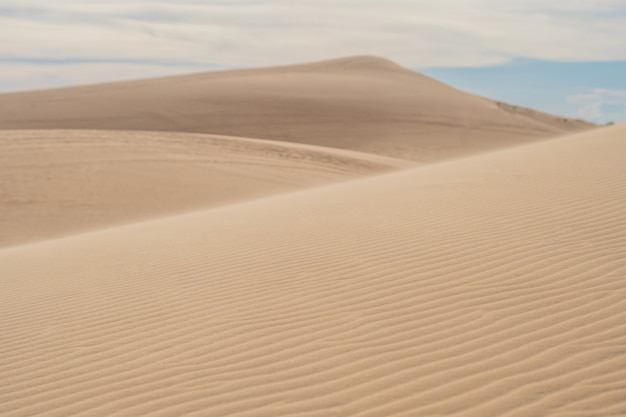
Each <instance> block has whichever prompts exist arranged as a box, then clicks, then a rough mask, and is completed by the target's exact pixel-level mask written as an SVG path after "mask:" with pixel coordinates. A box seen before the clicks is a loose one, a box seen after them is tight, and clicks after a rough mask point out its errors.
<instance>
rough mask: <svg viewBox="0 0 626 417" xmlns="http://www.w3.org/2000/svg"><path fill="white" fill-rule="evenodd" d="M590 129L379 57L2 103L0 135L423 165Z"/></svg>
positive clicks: (22, 96) (8, 97) (5, 98)
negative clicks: (277, 146)
mask: <svg viewBox="0 0 626 417" xmlns="http://www.w3.org/2000/svg"><path fill="white" fill-rule="evenodd" d="M590 127H591V125H589V124H586V123H583V122H580V121H576V120H570V119H564V118H561V117H555V116H550V115H546V114H543V113H539V112H536V111H532V110H528V109H521V108H518V107H515V106H509V105H504V104H501V103H500V104H499V103H496V102H493V101H491V100H487V99H484V98H482V97H477V96H474V95H471V94H467V93H464V92H461V91H459V90H456V89H454V88H452V87H450V86H447V85H445V84H442V83H440V82H438V81H436V80H433V79H432V78H429V77H426V76H424V75H421V74H418V73H416V72H413V71H409V70H407V69H404V68H402V67H400V66H398V65H396V64H394V63H392V62H390V61H386V60H384V59H380V58H374V57H353V58H343V59H337V60H332V61H327V62H319V63H314V64H307V65H293V66H287V67H277V68H267V69H255V70H246V71H224V72H212V73H204V74H195V75H189V76H182V77H170V78H163V79H157V80H147V81H146V80H144V81H133V82H123V83H112V84H102V85H93V86H85V87H76V88H64V89H57V90H49V91H36V92H30V93H18V94H3V95H0V129H41V128H54V129H122V130H150V131H176V132H201V133H210V134H222V135H231V136H241V137H253V138H264V139H273V140H280V141H286V142H297V143H307V144H313V145H320V146H328V147H336V148H343V149H351V150H357V151H365V152H372V153H378V154H384V155H389V156H393V157H398V158H402V159H413V160H416V161H420V162H431V161H438V160H444V159H449V158H455V157H459V156H463V155H468V154H472V153H480V152H482V151H485V150H489V149H495V148H502V147H508V146H510V145H513V144H519V143H522V142H524V141H531V140H538V139H541V138H546V137H552V136H557V135H560V134H564V133H568V132H572V131H578V130H581V129H588V128H590Z"/></svg>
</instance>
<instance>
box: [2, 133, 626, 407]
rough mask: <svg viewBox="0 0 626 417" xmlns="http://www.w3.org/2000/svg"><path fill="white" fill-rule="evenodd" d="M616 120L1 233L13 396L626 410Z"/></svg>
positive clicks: (625, 264) (623, 212)
mask: <svg viewBox="0 0 626 417" xmlns="http://www.w3.org/2000/svg"><path fill="white" fill-rule="evenodd" d="M625 134H626V125H622V126H616V127H613V128H605V129H599V130H595V131H593V132H589V133H583V134H577V135H572V136H569V137H566V138H561V139H555V140H552V141H547V142H542V143H538V144H533V145H528V146H525V147H520V148H516V149H511V150H506V151H499V152H494V153H490V154H487V155H481V156H474V157H470V158H465V159H461V160H457V161H451V162H446V163H441V164H436V165H430V166H426V167H420V168H415V169H409V170H405V171H402V172H398V173H391V174H386V175H383V176H378V177H373V178H368V179H363V180H357V181H353V182H350V183H344V184H338V185H329V186H324V187H320V188H316V189H312V190H308V191H302V192H297V193H293V194H286V195H280V196H276V197H271V198H266V199H263V200H257V201H252V202H247V203H242V204H238V205H233V206H227V207H221V208H215V209H211V210H208V211H204V212H199V213H195V214H189V215H184V216H178V217H172V218H168V219H163V220H158V221H152V222H148V223H142V224H136V225H134V226H126V227H120V228H115V229H110V230H104V231H99V232H93V233H88V234H84V235H80V236H74V237H68V238H64V239H59V240H52V241H47V242H40V243H36V244H32V245H25V246H21V247H14V248H5V249H1V250H0V277H2V278H1V280H2V281H0V283H1V285H2V288H3V291H2V292H0V297H1V299H0V301H1V302H0V334H2V335H3V350H2V353H1V354H0V373H1V374H2V375H3V380H4V382H5V384H3V386H0V414H2V415H3V416H5V415H6V416H10V417H13V416H26V415H28V416H34V415H46V416H66V415H77V416H81V415H89V416H100V415H102V416H118V417H120V416H140V415H144V416H150V417H156V416H166V415H180V416H204V415H211V416H218V415H229V416H231V415H237V416H276V415H282V416H296V415H297V416H305V415H308V416H314V415H315V416H317V415H325V416H327V415H336V416H414V415H453V416H477V417H478V416H480V417H485V416H539V415H540V416H558V417H573V416H583V415H584V416H619V415H623V414H624V410H626V385H625V384H624V382H623V381H624V380H626V349H625V348H626V328H625V326H626V324H625V323H626V321H625V320H624V312H625V311H626V308H625V307H626V306H625V302H626V298H625V294H626V292H625V291H626V287H625V284H626V281H625V278H626V275H625V273H626V260H625V259H624V253H626V207H625V201H626V176H625V175H624V163H623V158H622V155H623V154H624V151H625V150H626V149H625V148H626V142H624V140H623V138H624V135H625ZM40 265H45V267H44V268H42V267H41V266H40Z"/></svg>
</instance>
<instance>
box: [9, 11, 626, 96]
mask: <svg viewBox="0 0 626 417" xmlns="http://www.w3.org/2000/svg"><path fill="white" fill-rule="evenodd" d="M0 28H1V30H0V71H1V72H0V73H1V74H2V76H0V77H3V78H5V77H7V76H6V75H5V70H4V68H5V66H6V65H7V64H4V63H3V62H2V61H1V60H4V62H5V63H6V62H11V60H13V61H14V62H15V61H17V60H24V59H25V58H38V59H42V58H53V59H58V58H71V59H79V60H80V59H86V58H89V59H104V60H107V59H109V60H112V61H115V60H120V59H125V60H147V61H155V60H164V59H166V60H170V61H172V60H174V61H176V60H178V61H181V62H193V63H196V64H198V65H218V66H221V67H251V66H260V65H274V64H279V63H292V62H302V61H312V60H317V59H325V58H331V57H336V56H343V55H354V54H375V55H382V56H386V57H389V58H391V59H393V60H396V61H398V62H399V63H401V64H403V65H405V66H409V67H427V66H482V65H491V64H498V63H503V62H506V61H507V60H509V59H510V58H511V57H527V58H536V59H550V60H608V59H614V60H616V59H626V44H625V43H624V41H623V40H624V39H626V5H625V4H624V1H623V0H570V1H568V2H545V1H544V0H541V1H540V0H515V1H510V0H387V1H384V2H382V1H372V0H299V1H294V0H207V1H202V0H195V1H194V0H179V1H176V2H172V1H166V0H151V1H150V0H123V1H122V0H108V1H106V2H103V1H101V0H58V1H54V2H51V1H49V0H0ZM67 68H69V67H67ZM60 70H62V68H59V67H49V68H48V69H47V71H49V72H50V73H52V72H53V71H54V72H58V71H60ZM68 74H69V73H68ZM6 81H7V79H6V78H5V79H4V82H5V84H6Z"/></svg>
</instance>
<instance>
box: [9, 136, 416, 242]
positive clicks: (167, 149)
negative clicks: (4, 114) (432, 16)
mask: <svg viewBox="0 0 626 417" xmlns="http://www.w3.org/2000/svg"><path fill="white" fill-rule="evenodd" d="M408 165H409V164H408V163H407V162H406V161H401V160H397V159H392V158H387V157H382V156H377V155H371V154H364V153H359V152H354V151H345V150H340V149H329V148H321V147H316V146H311V145H298V144H289V143H284V142H270V141H263V140H254V139H244V138H234V137H218V136H212V135H200V134H195V135H194V134H175V133H158V132H152V133H150V132H121V131H115V132H114V131H81V130H77V131H64V130H58V131H54V130H52V131H49V130H40V131H38V130H17V131H10V130H9V131H2V130H0V230H1V231H2V233H0V246H9V245H14V244H18V243H25V242H30V241H34V240H41V239H45V238H51V237H59V236H62V235H67V234H72V233H77V232H80V231H85V230H92V229H95V228H98V227H104V226H110V225H114V224H121V223H128V222H131V221H134V220H141V219H145V218H150V217H157V216H163V215H166V214H172V213H179V212H181V211H190V210H199V209H202V208H207V207H211V206H217V205H223V204H229V203H234V202H240V201H243V200H249V199H254V198H258V197H262V196H267V195H270V194H276V193H280V192H285V191H291V190H298V189H303V188H307V187H311V186H317V185H320V184H327V183H329V182H335V181H339V180H346V179H352V178H357V177H362V176H366V175H371V174H374V173H380V172H384V171H388V170H391V169H397V168H399V167H406V166H408Z"/></svg>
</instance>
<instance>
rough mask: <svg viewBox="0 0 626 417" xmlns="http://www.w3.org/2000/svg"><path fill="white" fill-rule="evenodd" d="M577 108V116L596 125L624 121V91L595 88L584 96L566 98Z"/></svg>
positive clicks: (625, 96)
mask: <svg viewBox="0 0 626 417" xmlns="http://www.w3.org/2000/svg"><path fill="white" fill-rule="evenodd" d="M568 101H569V102H570V103H573V104H576V105H578V106H580V107H579V109H578V112H577V114H578V116H579V117H582V118H584V119H587V120H591V121H593V122H597V123H607V122H611V121H616V120H617V121H621V120H624V119H626V91H624V90H607V89H604V88H596V89H594V90H593V91H591V92H588V93H585V94H577V95H573V96H570V97H568Z"/></svg>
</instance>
